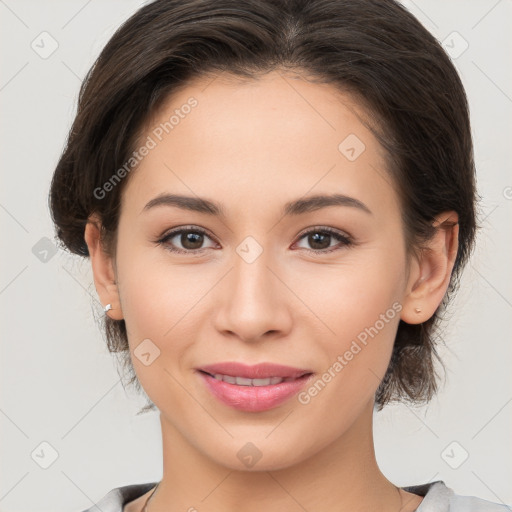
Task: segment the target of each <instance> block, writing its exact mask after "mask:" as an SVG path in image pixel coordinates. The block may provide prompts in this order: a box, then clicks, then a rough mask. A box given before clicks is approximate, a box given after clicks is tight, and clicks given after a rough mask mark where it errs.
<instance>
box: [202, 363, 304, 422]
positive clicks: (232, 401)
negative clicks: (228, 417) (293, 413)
mask: <svg viewBox="0 0 512 512" xmlns="http://www.w3.org/2000/svg"><path fill="white" fill-rule="evenodd" d="M197 373H198V375H199V376H200V377H201V380H202V381H203V383H204V384H205V385H206V389H207V390H208V391H209V392H210V393H211V394H212V395H213V396H214V397H215V398H216V399H218V400H219V401H220V402H221V403H223V404H224V405H228V406H230V407H232V408H235V409H238V410H240V411H245V412H262V411H266V410H269V409H273V408H275V407H277V406H279V405H281V404H283V403H284V402H286V401H287V400H288V399H290V398H291V397H292V396H293V395H295V394H297V393H298V392H299V391H300V390H301V389H302V388H303V387H304V386H305V385H306V383H307V382H308V381H309V380H310V378H311V377H312V376H313V372H312V371H311V370H304V369H299V368H293V367H290V366H282V365H275V364H270V363H263V364H259V365H255V366H247V365H243V364H240V363H234V362H231V363H221V364H216V365H209V366H203V367H201V368H197Z"/></svg>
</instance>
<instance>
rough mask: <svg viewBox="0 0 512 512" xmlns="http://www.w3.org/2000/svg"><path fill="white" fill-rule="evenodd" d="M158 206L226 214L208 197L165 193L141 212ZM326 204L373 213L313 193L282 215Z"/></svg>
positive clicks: (355, 202)
mask: <svg viewBox="0 0 512 512" xmlns="http://www.w3.org/2000/svg"><path fill="white" fill-rule="evenodd" d="M158 206H174V207H176V208H181V209H183V210H189V211H193V212H198V213H206V214H208V215H213V216H223V217H225V216H226V215H225V211H224V208H223V207H222V206H221V205H220V204H219V203H217V202H215V201H212V200H210V199H206V198H201V197H192V196H184V195H179V194H167V193H162V194H160V195H158V196H156V197H155V198H153V199H151V201H149V202H148V203H147V204H146V206H144V208H143V209H142V212H141V213H143V212H146V211H148V210H151V209H153V208H156V207H158ZM328 206H348V207H352V208H357V209H359V210H361V211H364V212H366V213H368V214H370V215H373V213H372V211H371V210H370V209H369V208H368V206H366V205H365V204H364V203H363V202H361V201H359V199H355V198H354V197H350V196H346V195H343V194H330V195H314V196H309V197H306V198H304V199H296V200H294V201H290V202H288V203H286V204H285V205H284V207H283V216H286V215H301V214H304V213H308V212H313V211H315V210H320V209H321V208H326V207H328Z"/></svg>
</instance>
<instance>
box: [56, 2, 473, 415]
mask: <svg viewBox="0 0 512 512" xmlns="http://www.w3.org/2000/svg"><path fill="white" fill-rule="evenodd" d="M277 69H282V70H292V71H293V72H295V73H298V74H300V75H301V76H302V75H304V77H306V75H307V76H308V77H309V78H312V79H315V80H317V81H318V82H322V83H329V84H333V85H335V86H336V87H338V88H339V90H340V91H344V92H348V93H350V94H352V95H353V97H354V98H355V99H356V100H358V101H359V102H360V104H361V105H364V107H365V111H366V112H367V113H368V120H367V121H368V123H369V125H370V126H369V127H370V129H372V131H373V133H374V134H375V136H376V137H377V138H378V140H379V142H380V143H381V144H382V146H383V147H384V148H385V150H386V154H387V158H388V163H389V165H388V167H389V169H388V170H389V174H390V176H391V179H392V182H393V184H394V186H395V188H396V190H397V192H398V194H399V197H400V200H401V209H402V216H403V223H404V234H405V240H406V243H407V247H408V250H409V251H411V253H412V252H416V251H419V250H421V247H422V244H424V243H425V242H426V241H428V240H429V238H430V237H431V236H432V234H433V233H434V230H433V228H432V222H433V220H434V218H435V216H436V215H438V214H440V213H441V212H443V211H447V210H455V211H456V212H457V214H458V216H459V246H458V253H457V258H456V261H455V266H454V270H453V273H452V277H451V281H450V286H449V289H448V293H447V294H446V296H445V298H444V300H443V303H442V304H441V305H440V307H439V308H438V310H437V311H436V313H435V314H434V315H433V316H432V317H431V318H430V319H429V320H427V321H426V322H424V323H422V324H419V325H410V324H406V323H404V322H403V321H400V324H399V327H398V332H397V336H396V339H395V343H394V348H393V353H392V357H391V361H390V364H389V367H388V369H387V373H386V375H385V376H384V379H383V380H382V382H381V384H380V386H379V387H378V389H377V392H376V395H375V403H376V406H377V408H378V409H382V407H383V406H384V405H385V404H386V403H389V402H391V401H409V402H412V403H422V402H426V401H429V400H430V399H431V398H432V396H433V395H434V393H435V392H436V390H437V377H438V375H437V372H436V368H435V364H434V358H436V359H437V360H438V361H439V362H440V363H441V364H442V362H441V361H440V358H439V356H438V354H437V352H436V343H437V340H436V334H435V329H436V328H437V327H438V326H439V321H440V313H441V312H442V311H444V309H445V307H446V304H447V302H448V300H449V297H450V295H451V293H452V292H453V291H454V290H455V288H456V285H457V283H458V276H459V274H460V271H461V269H462V267H463V266H464V264H465V263H466V261H467V259H468V256H469V254H470V252H471V249H472V246H473V242H474V236H475V230H476V213H475V205H476V192H475V169H474V162H473V147H472V138H471V130H470V122H469V112H468V105H467V99H466V95H465V92H464V88H463V86H462V83H461V81H460V78H459V76H458V74H457V72H456V70H455V68H454V66H453V64H452V63H451V61H450V59H449V58H448V56H447V55H446V54H445V52H444V51H443V49H442V47H441V46H440V44H439V43H438V42H437V41H436V39H435V38H434V37H433V36H432V35H431V34H430V33H429V32H428V31H427V30H426V29H425V28H424V27H423V26H422V25H421V24H420V23H419V21H418V20H416V18H415V17H414V16H413V15H411V14H410V13H409V12H408V11H407V10H406V9H405V8H403V7H402V6H401V5H400V4H399V3H397V2H395V1H393V0H359V1H354V0H251V1H249V0H247V1H243V2H240V1H239V0H215V1H211V0H157V1H155V2H153V3H150V4H148V5H146V6H144V7H142V8H141V9H139V10H138V11H137V12H136V13H135V14H134V15H133V16H132V17H131V18H130V19H128V20H127V21H126V22H125V23H123V25H122V26H121V27H120V28H119V29H118V30H117V32H116V33H115V34H114V36H113V37H112V38H111V39H110V41H109V42H108V43H107V45H106V46H105V48H104V49H103V51H102V52H101V54H100V56H99V57H98V59H97V61H96V62H95V64H94V66H93V67H92V68H91V70H90V71H89V73H88V74H87V76H86V77H85V79H84V81H83V84H82V87H81V89H80V95H79V102H78V111H77V115H76V118H75V120H74V123H73V126H72V128H71V130H70V133H69V137H68V141H67V145H66V147H65V150H64V151H63V154H62V156H61V158H60V160H59V162H58V164H57V167H56V169H55V173H54V176H53V180H52V184H51V190H50V195H49V200H50V209H51V214H52V218H53V221H54V223H55V225H56V232H57V237H58V238H59V239H60V241H61V242H62V244H63V245H64V246H65V247H66V248H68V249H69V250H70V251H71V252H73V253H75V254H78V255H82V256H88V250H87V245H86V243H85V240H84V229H85V226H86V223H87V219H88V217H89V216H90V215H91V214H92V213H93V212H96V213H97V214H98V215H99V216H100V218H101V219H102V239H103V242H104V244H105V249H106V250H107V251H108V252H109V253H110V254H112V255H115V248H116V234H117V225H118V220H119V211H120V208H119V207H120V201H121V192H122V190H123V187H124V186H125V185H126V182H127V180H128V179H129V176H128V177H126V178H125V179H123V180H122V181H121V182H120V183H119V184H118V185H117V186H115V187H113V188H112V190H111V191H109V193H108V194H105V195H104V197H97V195H98V194H95V192H94V191H95V190H97V189H98V187H102V185H103V184H104V183H106V182H107V181H108V180H109V179H111V177H112V176H113V174H114V173H115V171H116V170H117V169H119V168H120V167H121V166H122V165H123V164H124V163H125V162H126V161H127V160H128V159H129V157H130V154H131V153H132V152H133V151H134V147H135V142H136V141H137V138H138V136H139V134H140V133H141V130H142V129H143V127H144V126H145V124H146V123H147V122H148V119H150V118H151V116H152V114H153V113H154V112H155V110H156V109H157V108H158V106H159V105H161V104H162V102H163V101H164V100H165V99H166V98H168V97H169V95H170V94H172V93H173V92H174V91H176V90H177V89H178V88H179V87H183V86H184V85H185V86H186V84H187V82H188V81H190V80H192V79H194V78H200V77H203V76H206V75H207V74H210V73H212V74H214V73H216V72H217V73H218V72H228V73H230V74H232V75H234V76H238V77H241V78H244V79H257V78H258V77H259V76H261V75H262V74H264V73H267V72H269V71H272V70H277ZM340 142H341V141H340ZM105 322H106V323H105V332H106V337H107V345H108V348H109V350H110V351H111V352H117V353H118V354H120V355H121V356H122V357H121V359H122V361H123V362H124V367H125V369H129V371H130V377H131V378H130V383H131V384H135V385H136V387H137V388H138V389H139V390H140V384H139V383H138V381H137V378H136V376H135V373H134V371H133V367H132V366H131V361H130V356H129V351H128V339H127V332H126V325H125V322H124V320H119V321H116V320H112V319H110V318H108V317H106V318H105Z"/></svg>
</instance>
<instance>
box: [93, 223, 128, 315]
mask: <svg viewBox="0 0 512 512" xmlns="http://www.w3.org/2000/svg"><path fill="white" fill-rule="evenodd" d="M100 234H101V219H100V218H99V216H98V215H97V214H92V215H91V216H90V217H89V219H88V221H87V224H86V226H85V233H84V238H85V242H86V243H87V247H88V249H89V256H90V258H91V265H92V272H93V276H94V285H95V286H96V291H97V292H98V296H99V298H100V301H101V303H102V304H103V305H104V306H106V305H107V304H110V305H111V306H112V309H110V310H109V311H108V312H107V313H106V314H107V315H108V316H109V317H110V318H112V319H113V320H121V319H122V318H123V312H122V310H121V302H120V300H119V290H118V287H117V282H116V273H115V269H114V264H113V261H112V258H111V256H109V255H108V254H107V253H106V252H105V251H104V250H103V247H102V245H101V240H100Z"/></svg>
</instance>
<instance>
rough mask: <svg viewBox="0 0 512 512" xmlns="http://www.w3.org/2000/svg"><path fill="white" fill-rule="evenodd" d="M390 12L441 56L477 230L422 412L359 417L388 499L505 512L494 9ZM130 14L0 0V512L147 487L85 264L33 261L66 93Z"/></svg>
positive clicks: (145, 448)
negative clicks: (463, 114)
mask: <svg viewBox="0 0 512 512" xmlns="http://www.w3.org/2000/svg"><path fill="white" fill-rule="evenodd" d="M404 3H405V4H406V6H407V7H408V8H409V9H410V10H411V11H412V12H413V13H414V14H415V15H416V16H417V17H418V18H419V20H420V21H421V22H422V23H423V24H424V25H425V26H426V28H427V29H429V30H430V31H431V32H432V33H433V34H434V35H435V36H436V37H437V38H438V39H439V40H440V41H443V40H444V41H446V42H447V44H448V45H450V46H451V49H450V51H451V52H452V55H453V56H454V62H455V64H456V66H457V68H458V70H459V72H460V74H461V76H462V80H463V82H464V84H465V87H466V90H467V93H468V96H469V101H470V106H471V115H472V123H473V131H474V142H475V153H476V163H477V169H478V187H479V192H480V194H481V195H482V203H481V205H482V214H481V219H483V221H482V226H483V227H482V230H481V232H480V234H479V237H478V248H477V251H476V253H475V255H474V257H473V259H472V261H471V264H470V265H469V266H468V268H467V270H466V272H465V276H464V280H463V283H462V289H461V290H460V292H459V295H458V297H457V300H456V301H455V303H454V307H453V308H452V310H451V311H452V314H451V315H450V318H449V322H448V325H447V328H446V331H445V334H444V339H445V341H446V345H447V347H446V348H443V347H441V348H440V352H441V355H442V357H443V358H444V361H445V362H446V366H447V368H448V372H447V379H446V383H445V385H444V387H443V389H442V390H441V392H440V393H439V395H438V397H437V398H436V399H434V400H433V401H432V402H431V404H430V405H429V406H428V407H424V408H411V407H408V406H406V405H398V406H390V407H388V408H387V409H384V411H382V412H380V413H378V414H376V416H375V422H374V424H375V443H376V452H377V458H378V462H379V464H380V466H381V469H382V471H383V472H384V473H385V474H386V476H388V478H390V479H391V480H392V481H393V482H394V483H396V484H397V485H412V484H419V483H423V482H428V481H431V480H439V479H442V480H444V481H445V482H446V484H447V485H449V486H450V487H453V488H454V490H455V491H456V492H457V493H459V494H469V495H476V496H480V497H482V498H486V499H488V500H491V501H497V502H505V503H507V504H512V487H511V486H510V482H511V481H512V457H511V455H512V453H511V452H512V449H511V444H512V442H511V440H510V432H511V425H512V385H511V382H512V377H511V372H510V362H511V355H512V344H511V323H510V319H511V313H512V286H511V282H512V280H511V265H510V261H511V258H510V255H511V245H512V243H511V242H512V236H511V230H510V225H511V222H510V219H511V213H512V175H511V172H510V165H511V164H510V162H511V161H512V154H511V139H510V135H511V133H512V131H511V125H512V121H511V119H512V118H511V113H512V84H511V82H512V80H511V75H512V68H511V66H510V57H511V51H510V43H511V35H510V20H511V14H512V2H511V1H510V0H501V1H496V0H490V1H485V0H475V1H468V0H464V1H463V0H459V1H454V0H450V1H446V0H436V1H432V0H428V1H427V0H421V1H420V0H414V1H412V0H408V1H406V2H404ZM140 5H142V2H140V1H135V0H131V1H127V0H102V1H99V0H89V1H86V0H66V1H64V0H62V1H51V2H50V1H36V0H33V1H28V0H18V1H14V0H0V20H1V29H0V38H1V43H0V45H1V46H0V48H1V55H2V67H1V76H0V107H1V120H2V122H1V130H2V131H1V140H2V149H1V151H2V153H1V162H2V186H1V188H0V222H1V229H2V236H1V238H0V240H1V244H2V251H1V254H2V266H1V274H0V314H1V324H0V325H1V327H2V329H1V333H2V345H1V379H2V386H1V395H0V426H1V429H2V438H1V439H2V444H1V455H0V461H1V462H0V464H1V466H0V467H1V483H0V510H2V511H7V510H9V511H12V512H14V511H27V510H31V511H33V512H39V511H50V510H52V511H53V512H59V511H72V510H74V511H78V510H82V509H84V508H87V507H90V506H91V505H92V504H93V503H94V502H96V501H98V500H99V499H100V498H101V497H102V496H103V495H104V494H106V492H108V491H109V490H110V489H112V488H113V487H117V486H120V485H127V484H131V483H140V482H148V481H156V480H158V479H159V478H160V476H161V446H160V426H159V422H158V416H157V414H156V413H149V414H146V415H141V416H135V413H136V412H137V411H138V409H139V407H140V406H142V405H143V403H144V401H143V399H142V398H140V397H137V396H136V395H135V393H134V392H131V393H127V392H125V391H124V390H123V387H122V385H121V383H120V379H119V375H118V373H117V371H116V367H115V362H114V360H113V359H112V356H110V355H109V354H108V353H107V350H106V348H105V346H104V342H103V339H102V334H101V333H100V331H99V329H98V327H97V326H96V324H95V320H94V315H93V311H92V307H91V302H94V301H95V300H96V292H95V289H94V285H93V281H92V274H91V271H90V264H89V261H88V260H84V261H83V262H82V261H81V260H80V258H78V257H72V256H70V255H68V254H67V253H65V252H63V251H60V250H59V251H57V252H56V254H54V255H52V253H51V252H48V253H44V250H45V249H48V248H50V249H51V246H48V241H45V240H44V237H47V238H49V239H50V240H52V239H53V226H52V224H51V221H50V217H49V212H48V208H47V193H48V187H49V183H50V179H51V176H52V172H53V169H54V167H55V164H56V163H57V160H58V158H59V155H60V153H61V151H62V149H63V146H64V141H65V137H66V134H67V131H68V130H69V128H70V125H71V121H72V118H73V115H74V113H75V109H76V99H77V95H78V89H79V86H80V81H81V79H82V78H83V77H84V75H85V73H86V71H87V70H88V69H89V67H90V66H91V65H92V63H93V61H94V59H95V58H96V57H97V55H98V54H99V52H100V50H101V48H102V47H103V45H104V44H105V43H106V42H107V40H108V39H109V37H110V36H111V35H112V34H113V32H114V30H115V29H116V28H117V27H118V26H119V25H120V24H121V22H122V21H124V20H125V19H126V18H128V16H129V15H131V14H132V13H133V12H134V11H135V10H136V9H137V8H138V7H139V6H140ZM44 31H47V32H48V33H49V34H51V37H52V38H54V39H55V41H57V43H58V48H57V49H56V50H55V52H54V53H53V54H52V55H50V56H48V57H47V58H42V57H41V56H40V55H39V54H38V53H36V51H34V50H33V49H32V47H31V44H32V42H33V41H35V43H34V45H35V44H39V47H40V49H39V50H38V51H39V52H42V51H43V48H42V46H43V43H41V42H40V41H41V38H46V39H45V42H44V48H45V51H48V50H49V49H51V40H50V39H49V38H48V36H40V34H41V32H44ZM454 31H455V32H457V33H458V34H459V35H457V34H455V35H454V34H453V32H454ZM465 41H467V44H468V45H469V46H468V48H467V49H466V50H465V51H463V52H462V50H464V48H465V44H466V43H465ZM461 52H462V53H461ZM459 53H460V55H458V54H459ZM41 239H43V241H41ZM45 244H46V245H45ZM34 247H35V249H34ZM45 259H46V260H47V261H46V262H44V261H42V260H45ZM454 441H455V442H456V443H457V444H454V445H451V443H452V442H454ZM42 442H47V443H49V444H50V445H51V446H52V447H53V449H54V450H55V451H56V452H57V454H58V458H57V459H56V460H55V462H53V464H51V465H50V466H49V467H48V468H47V469H43V468H42V467H40V464H44V463H45V462H46V463H49V462H51V454H52V448H49V447H47V446H46V447H45V445H42V446H41V443H42ZM450 445H451V446H450ZM447 447H448V449H447ZM466 452H467V453H468V454H469V457H468V458H467V460H466V461H464V462H463V463H462V464H461V465H460V466H459V467H458V468H457V469H454V468H453V467H451V466H456V465H458V464H460V462H461V461H462V459H463V457H464V456H465V453H466ZM31 454H33V455H31ZM448 462H449V463H450V464H451V465H450V464H449V463H448Z"/></svg>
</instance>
